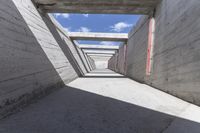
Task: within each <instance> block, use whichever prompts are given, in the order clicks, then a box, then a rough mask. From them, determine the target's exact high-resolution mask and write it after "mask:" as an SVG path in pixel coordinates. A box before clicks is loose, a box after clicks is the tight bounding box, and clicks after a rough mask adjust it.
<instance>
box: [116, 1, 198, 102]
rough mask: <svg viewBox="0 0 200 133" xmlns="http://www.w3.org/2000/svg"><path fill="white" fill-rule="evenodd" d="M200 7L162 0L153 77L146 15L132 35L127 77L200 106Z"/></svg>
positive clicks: (182, 2) (156, 16)
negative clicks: (148, 56) (149, 63)
mask: <svg viewBox="0 0 200 133" xmlns="http://www.w3.org/2000/svg"><path fill="white" fill-rule="evenodd" d="M199 7H200V1H199V0H191V1H188V0H177V1H174V0H163V1H162V2H161V3H160V4H159V5H158V7H157V8H156V12H155V17H154V18H155V33H154V34H155V40H154V45H153V46H154V48H153V49H154V50H153V58H152V67H151V74H150V76H147V75H146V66H147V65H146V62H147V47H148V32H149V18H150V17H148V16H143V17H142V18H141V19H140V21H139V22H138V23H137V25H136V26H135V27H134V29H133V30H132V31H131V32H130V33H129V39H128V48H127V60H126V66H127V71H126V74H127V76H129V77H131V78H133V79H135V80H138V81H140V82H144V83H147V84H150V85H152V86H154V87H156V88H158V89H161V90H163V91H166V92H168V93H170V94H173V95H175V96H178V97H180V98H182V99H184V100H187V101H189V102H192V103H195V104H198V105H200V90H199V88H200V82H199V81H200V78H199V75H200V71H199V66H200V55H199V48H200V47H199V46H200V45H199V44H200V41H199V35H200V19H199V16H200V8H199ZM113 61H114V60H113ZM113 70H118V68H115V69H113Z"/></svg>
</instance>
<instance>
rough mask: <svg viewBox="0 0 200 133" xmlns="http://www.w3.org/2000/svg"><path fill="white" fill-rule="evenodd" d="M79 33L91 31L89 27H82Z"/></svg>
mask: <svg viewBox="0 0 200 133" xmlns="http://www.w3.org/2000/svg"><path fill="white" fill-rule="evenodd" d="M77 31H78V32H90V31H91V30H90V29H89V28H87V27H80V29H78V30H77Z"/></svg>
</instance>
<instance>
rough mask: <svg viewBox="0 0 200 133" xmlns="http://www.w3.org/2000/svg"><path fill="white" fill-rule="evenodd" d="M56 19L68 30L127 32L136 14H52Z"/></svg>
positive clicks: (133, 23)
mask: <svg viewBox="0 0 200 133" xmlns="http://www.w3.org/2000/svg"><path fill="white" fill-rule="evenodd" d="M53 15H54V17H55V18H56V20H57V21H58V22H59V23H60V24H61V25H62V26H63V27H64V28H65V30H67V31H70V32H106V33H128V32H129V31H130V30H131V29H132V27H133V25H135V24H136V22H137V21H138V19H139V17H140V16H138V15H110V14H109V15H105V14H67V13H65V14H60V13H56V14H53ZM79 43H87V44H94V43H95V44H102V45H117V44H118V43H115V42H105V41H103V42H102V41H101V42H96V41H95V42H94V41H79Z"/></svg>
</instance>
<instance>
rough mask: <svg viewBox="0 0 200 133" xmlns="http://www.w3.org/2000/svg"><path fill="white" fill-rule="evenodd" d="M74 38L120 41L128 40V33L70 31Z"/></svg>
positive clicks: (71, 36) (69, 33)
mask: <svg viewBox="0 0 200 133" xmlns="http://www.w3.org/2000/svg"><path fill="white" fill-rule="evenodd" d="M68 36H69V37H70V38H71V39H72V40H96V41H120V42H127V40H128V34H127V33H98V32H68Z"/></svg>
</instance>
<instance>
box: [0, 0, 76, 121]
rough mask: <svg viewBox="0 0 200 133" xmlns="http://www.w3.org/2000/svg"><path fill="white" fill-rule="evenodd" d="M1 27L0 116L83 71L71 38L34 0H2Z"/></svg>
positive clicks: (68, 80)
mask: <svg viewBox="0 0 200 133" xmlns="http://www.w3.org/2000/svg"><path fill="white" fill-rule="evenodd" d="M0 28H1V30H0V35H1V36H0V61H1V63H0V117H1V115H4V114H5V113H7V112H9V110H10V109H12V106H11V105H15V106H18V103H23V104H24V103H26V102H27V101H29V100H30V99H31V98H33V97H34V96H36V95H39V94H40V93H41V94H44V93H45V92H46V91H49V90H50V89H55V88H57V87H60V86H64V83H68V82H70V81H72V80H74V79H75V78H77V77H78V75H79V74H80V72H79V70H80V69H78V65H74V64H75V62H74V61H76V62H78V60H77V59H78V57H77V56H76V55H75V51H74V50H73V49H74V48H73V45H71V42H70V40H69V38H67V37H66V36H64V35H63V33H61V31H59V30H58V27H56V26H55V25H54V23H53V22H52V21H51V19H50V18H49V16H48V15H45V14H43V15H41V14H40V13H39V12H38V11H37V10H36V8H35V7H34V5H33V3H32V2H31V0H22V1H21V0H1V1H0ZM63 46H64V47H63ZM63 48H65V49H64V50H63ZM69 52H71V56H69ZM72 57H73V58H72ZM76 57H77V58H76ZM77 64H78V63H77ZM13 103H15V104H13Z"/></svg>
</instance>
